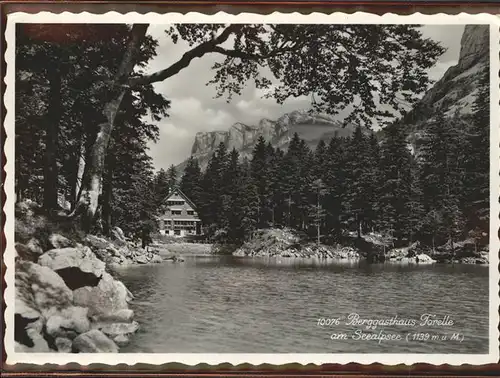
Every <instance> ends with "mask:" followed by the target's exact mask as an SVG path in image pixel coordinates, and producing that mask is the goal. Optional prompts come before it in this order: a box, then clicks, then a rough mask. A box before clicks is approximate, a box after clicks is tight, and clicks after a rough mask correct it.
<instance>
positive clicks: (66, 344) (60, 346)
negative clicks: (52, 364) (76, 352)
mask: <svg viewBox="0 0 500 378" xmlns="http://www.w3.org/2000/svg"><path fill="white" fill-rule="evenodd" d="M54 344H55V345H56V348H57V351H58V352H60V353H71V352H72V350H73V342H72V341H71V340H70V339H67V338H65V337H57V338H56V339H55V341H54Z"/></svg>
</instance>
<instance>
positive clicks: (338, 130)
mask: <svg viewBox="0 0 500 378" xmlns="http://www.w3.org/2000/svg"><path fill="white" fill-rule="evenodd" d="M352 132H353V127H352V126H347V127H345V128H344V127H343V125H342V123H341V122H339V121H337V120H335V119H334V118H332V117H330V116H328V115H325V114H309V113H308V112H307V111H303V110H297V111H293V112H291V113H287V114H284V115H283V116H281V117H280V118H278V119H277V120H275V121H273V120H270V119H267V118H264V119H262V120H260V122H259V123H258V124H257V125H245V124H243V123H239V122H238V123H235V124H234V125H232V126H231V127H230V128H229V130H227V131H210V132H199V133H197V134H196V136H195V140H194V143H193V147H192V150H191V154H192V156H193V157H195V158H196V159H198V162H199V163H200V165H201V167H202V168H205V167H206V165H207V164H208V160H209V159H210V156H211V155H212V154H213V152H214V151H215V150H216V148H217V146H218V145H219V144H220V143H221V142H223V143H224V144H225V145H226V147H227V148H228V149H229V150H231V149H233V148H235V149H236V150H238V152H239V153H240V155H241V156H242V157H245V156H250V154H251V152H252V149H253V147H254V146H255V144H256V143H257V140H258V139H259V137H260V136H263V137H264V138H265V139H266V140H267V141H269V142H271V143H272V144H273V146H274V147H279V148H286V147H287V146H288V143H289V142H290V139H291V137H292V136H293V134H294V133H298V134H299V136H300V137H301V138H303V139H304V140H306V142H307V143H308V144H309V145H310V146H311V147H312V148H314V147H315V146H316V145H317V143H318V142H319V141H320V140H321V139H325V140H327V139H329V138H331V137H332V136H334V135H336V134H337V135H339V136H347V135H351V133H352ZM184 166H185V162H184V163H181V164H180V165H179V168H180V169H181V170H182V169H183V168H184Z"/></svg>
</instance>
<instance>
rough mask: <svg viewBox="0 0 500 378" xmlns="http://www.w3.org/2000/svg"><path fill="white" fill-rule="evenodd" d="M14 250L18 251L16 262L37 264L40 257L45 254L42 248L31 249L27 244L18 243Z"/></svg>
mask: <svg viewBox="0 0 500 378" xmlns="http://www.w3.org/2000/svg"><path fill="white" fill-rule="evenodd" d="M14 248H15V250H16V260H25V261H31V262H37V261H38V258H39V257H40V255H42V254H43V250H42V249H41V248H40V249H38V248H31V247H30V246H28V245H27V244H21V243H16V244H15V245H14Z"/></svg>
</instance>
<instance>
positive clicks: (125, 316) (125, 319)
mask: <svg viewBox="0 0 500 378" xmlns="http://www.w3.org/2000/svg"><path fill="white" fill-rule="evenodd" d="M133 318H134V311H132V310H130V309H128V308H124V309H122V310H118V311H117V312H113V313H108V314H101V315H98V316H94V317H93V319H94V320H95V321H99V322H109V323H115V322H116V323H130V322H131V321H132V320H133Z"/></svg>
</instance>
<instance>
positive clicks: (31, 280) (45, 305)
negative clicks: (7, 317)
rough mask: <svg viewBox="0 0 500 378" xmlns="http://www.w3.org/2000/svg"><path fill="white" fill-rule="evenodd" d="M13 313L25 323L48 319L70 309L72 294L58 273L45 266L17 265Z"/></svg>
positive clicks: (22, 262)
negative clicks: (24, 319)
mask: <svg viewBox="0 0 500 378" xmlns="http://www.w3.org/2000/svg"><path fill="white" fill-rule="evenodd" d="M15 289H16V301H15V313H16V314H19V315H20V316H22V317H24V318H27V319H36V318H38V317H39V316H40V315H43V316H44V317H45V318H48V317H49V316H50V315H52V314H54V313H55V312H57V311H59V310H62V309H64V308H67V307H69V306H71V302H72V300H73V293H72V292H71V290H70V289H69V288H68V287H67V286H66V284H65V282H64V281H63V279H62V278H61V276H59V275H58V274H57V273H55V272H54V271H53V270H51V269H49V268H48V267H45V266H40V265H38V264H35V263H32V262H29V261H19V262H17V263H16V266H15Z"/></svg>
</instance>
